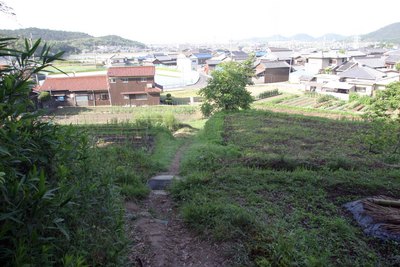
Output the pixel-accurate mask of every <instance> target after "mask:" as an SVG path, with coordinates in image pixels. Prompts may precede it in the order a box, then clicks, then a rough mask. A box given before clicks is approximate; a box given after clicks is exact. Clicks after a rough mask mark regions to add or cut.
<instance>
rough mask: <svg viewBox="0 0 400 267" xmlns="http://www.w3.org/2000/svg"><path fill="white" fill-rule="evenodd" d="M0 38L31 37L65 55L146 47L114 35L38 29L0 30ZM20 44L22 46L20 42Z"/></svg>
mask: <svg viewBox="0 0 400 267" xmlns="http://www.w3.org/2000/svg"><path fill="white" fill-rule="evenodd" d="M0 36H2V37H21V38H30V37H32V39H33V40H36V39H39V38H41V39H42V40H43V41H45V42H47V43H48V44H50V45H51V46H52V47H53V49H54V50H63V51H65V52H66V53H67V54H76V53H81V52H83V51H85V52H91V51H94V50H98V49H99V46H101V47H102V49H103V50H105V52H107V49H109V50H111V52H117V51H116V50H120V51H126V50H130V49H137V48H145V47H146V45H145V44H143V43H141V42H138V41H132V40H129V39H125V38H122V37H120V36H116V35H108V36H102V37H94V36H91V35H89V34H87V33H82V32H69V31H55V30H47V29H39V28H26V29H18V30H0ZM20 44H21V45H22V40H21V41H20ZM107 47H108V48H107Z"/></svg>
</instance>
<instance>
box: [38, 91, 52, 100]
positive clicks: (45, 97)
mask: <svg viewBox="0 0 400 267" xmlns="http://www.w3.org/2000/svg"><path fill="white" fill-rule="evenodd" d="M38 99H39V101H40V102H46V101H49V100H50V99H51V96H50V93H49V92H46V91H43V92H40V94H39V96H38Z"/></svg>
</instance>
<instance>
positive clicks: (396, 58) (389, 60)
mask: <svg viewBox="0 0 400 267" xmlns="http://www.w3.org/2000/svg"><path fill="white" fill-rule="evenodd" d="M385 62H386V63H395V64H396V63H399V62H400V55H389V56H388V57H387V58H386V59H385Z"/></svg>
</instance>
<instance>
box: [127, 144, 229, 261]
mask: <svg viewBox="0 0 400 267" xmlns="http://www.w3.org/2000/svg"><path fill="white" fill-rule="evenodd" d="M187 145H188V144H187V143H186V144H185V145H183V146H182V147H181V148H180V149H178V151H177V153H176V155H175V158H174V160H173V161H172V163H171V165H170V168H169V173H168V174H171V175H177V174H178V171H179V165H180V161H181V158H182V153H183V151H184V150H185V148H186V147H187ZM125 207H126V216H127V220H128V233H129V238H130V240H131V241H132V243H133V245H132V247H131V248H130V252H129V260H130V262H131V264H132V265H133V266H146V267H147V266H177V267H181V266H182V267H183V266H210V267H212V266H226V265H227V262H228V261H227V259H226V258H224V257H223V256H222V255H221V254H220V251H221V249H220V248H219V246H218V245H217V244H214V243H212V242H211V241H209V240H204V239H201V238H200V237H199V236H198V235H196V234H195V233H194V232H193V231H191V230H190V229H188V228H187V226H186V225H185V223H184V222H183V220H182V218H181V217H180V215H179V212H178V209H177V207H176V205H175V203H174V201H173V200H172V198H171V196H169V194H168V193H167V192H165V191H152V192H151V193H150V195H149V196H148V198H147V199H145V200H144V201H142V202H140V203H135V202H133V201H127V202H126V203H125Z"/></svg>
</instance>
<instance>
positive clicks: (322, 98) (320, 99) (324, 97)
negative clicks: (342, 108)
mask: <svg viewBox="0 0 400 267" xmlns="http://www.w3.org/2000/svg"><path fill="white" fill-rule="evenodd" d="M330 100H338V98H337V97H334V96H333V95H321V96H320V97H318V98H317V103H323V102H328V101H330Z"/></svg>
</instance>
